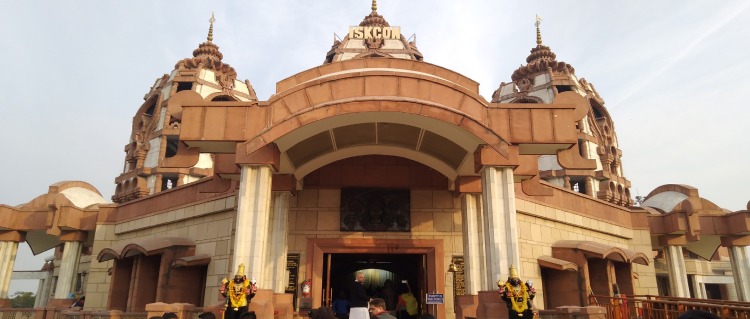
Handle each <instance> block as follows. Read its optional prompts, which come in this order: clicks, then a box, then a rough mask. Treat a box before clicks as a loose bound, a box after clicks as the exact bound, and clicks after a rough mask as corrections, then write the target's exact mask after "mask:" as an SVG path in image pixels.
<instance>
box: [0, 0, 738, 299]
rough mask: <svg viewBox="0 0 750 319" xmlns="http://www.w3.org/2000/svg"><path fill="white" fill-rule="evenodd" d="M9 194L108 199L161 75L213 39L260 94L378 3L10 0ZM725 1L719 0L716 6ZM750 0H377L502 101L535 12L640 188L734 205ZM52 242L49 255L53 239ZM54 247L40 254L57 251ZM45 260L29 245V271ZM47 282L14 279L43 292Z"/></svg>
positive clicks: (8, 197)
mask: <svg viewBox="0 0 750 319" xmlns="http://www.w3.org/2000/svg"><path fill="white" fill-rule="evenodd" d="M2 2H7V3H5V6H4V7H5V8H12V9H8V10H2V11H0V38H1V39H2V42H0V52H1V53H0V57H2V60H3V63H2V65H3V70H4V72H3V74H2V76H0V87H1V88H2V96H3V100H2V101H0V110H2V116H1V117H0V146H1V147H2V153H0V154H2V155H0V167H2V168H3V171H4V175H5V176H4V178H3V179H2V181H0V203H2V204H8V205H18V204H21V203H25V202H27V201H29V200H31V199H33V198H34V197H36V196H38V195H40V194H43V193H46V191H47V187H48V186H49V185H50V184H53V183H55V182H58V181H62V180H83V181H87V182H89V183H91V184H92V185H94V186H95V187H97V188H98V189H99V190H100V191H101V192H102V194H103V195H104V197H105V198H109V197H110V196H111V195H112V193H113V191H114V182H113V181H114V178H115V177H116V176H117V175H118V174H119V173H120V171H121V169H122V163H123V160H124V152H123V147H124V145H125V144H126V143H127V140H128V137H129V134H130V126H131V121H132V117H133V115H134V114H135V111H136V110H137V109H138V107H139V106H140V105H141V103H142V102H143V96H144V94H146V93H147V91H148V89H149V88H150V87H151V85H152V84H153V83H154V81H155V80H156V79H157V78H159V77H160V76H161V75H162V74H164V73H169V72H171V70H172V69H173V68H174V64H175V63H176V62H177V61H178V60H180V59H182V58H185V57H189V56H191V54H192V51H193V49H195V48H196V47H197V45H198V44H199V43H201V42H203V41H205V38H206V33H207V30H208V19H209V18H210V16H211V12H212V11H213V12H215V14H216V23H215V25H214V43H216V44H217V45H219V47H220V50H221V52H222V53H223V54H224V62H225V63H229V64H230V65H232V66H233V67H234V68H235V69H236V70H237V72H238V73H239V76H238V77H239V78H240V79H249V80H250V82H251V83H252V84H253V86H254V87H255V90H256V92H257V93H258V97H259V98H260V99H264V100H265V99H268V97H269V96H270V95H271V94H273V93H274V88H275V83H276V82H277V81H279V80H281V79H284V78H286V77H288V76H290V75H293V74H295V73H297V72H300V71H303V70H306V69H308V68H311V67H315V66H318V65H320V64H321V63H322V61H323V59H324V56H325V53H326V52H327V51H328V49H330V46H331V44H332V41H333V34H334V32H336V33H337V34H338V35H339V36H341V37H343V36H344V35H345V34H346V33H347V28H348V27H349V26H350V25H356V24H358V23H359V22H360V21H361V20H362V18H363V17H364V16H365V15H367V14H368V13H369V11H370V9H369V8H370V1H367V0H357V1H352V0H349V1H342V0H338V1H334V0H316V1H302V0H281V1H276V0H274V1H270V0H256V1H242V2H241V3H240V2H239V1H236V2H229V1H139V2H130V1H128V2H104V1H92V0H90V1H77V2H72V1H65V2H63V1H47V0H45V1H13V3H12V5H11V4H10V2H11V1H6V0H4V1H2ZM717 4H718V5H717ZM749 7H750V2H747V1H731V0H730V1H721V2H708V1H677V0H667V1H658V2H656V1H585V0H581V1H513V2H511V1H490V0H485V1H479V0H474V1H445V0H408V1H406V0H379V1H378V12H379V13H380V14H382V15H384V16H385V18H386V19H387V21H388V22H389V23H390V24H391V25H394V26H400V27H401V30H402V33H403V34H404V35H406V36H411V35H412V34H416V35H417V39H418V41H417V45H418V47H419V49H420V51H421V52H422V53H423V54H424V56H425V61H427V62H430V63H433V64H437V65H440V66H443V67H447V68H449V69H452V70H454V71H457V72H459V73H462V74H464V75H466V76H468V77H470V78H472V79H474V80H476V81H478V82H479V83H480V84H481V86H480V91H481V93H482V95H484V96H485V98H487V99H489V98H490V96H491V95H492V92H493V91H494V90H495V89H496V88H497V86H498V85H499V84H500V82H509V81H510V75H511V74H512V72H513V70H514V69H516V68H517V67H518V66H519V65H520V64H522V63H525V59H526V56H527V55H528V53H529V49H531V48H532V46H534V45H535V36H536V34H535V30H534V25H533V24H534V21H535V15H537V14H538V15H539V16H541V17H542V19H543V20H544V21H543V22H542V37H543V42H544V44H545V45H548V46H550V47H551V48H552V50H553V51H554V52H555V53H556V54H557V59H558V61H565V62H567V63H569V64H571V65H573V67H575V70H576V75H577V76H579V77H583V78H586V79H587V80H588V81H589V82H590V83H593V84H594V86H595V87H596V88H597V90H598V92H599V94H600V95H601V96H602V97H603V98H604V100H605V101H606V104H605V106H606V107H607V108H608V110H609V112H610V114H611V115H612V117H613V119H614V122H615V130H616V132H617V134H618V138H619V142H620V148H621V149H622V152H623V168H624V171H625V175H626V177H627V178H628V179H630V180H631V182H632V193H633V194H634V195H638V194H640V195H643V196H645V195H647V194H648V193H649V192H650V191H651V190H652V189H654V188H655V187H657V186H659V185H662V184H668V183H680V184H688V185H691V186H694V187H697V188H698V189H699V191H700V194H701V195H702V196H703V197H704V198H707V199H708V200H711V201H713V202H714V203H716V204H718V205H719V206H722V207H724V208H727V209H729V210H732V211H737V210H741V209H746V204H747V202H748V200H750V186H748V183H747V181H750V170H748V162H750V160H749V159H750V143H748V141H747V139H748V137H750V125H748V119H749V118H750V105H749V103H748V102H747V101H748V93H750V89H749V88H750V77H749V76H748V74H750V59H748V54H747V52H748V46H749V45H748V43H747V40H746V39H750V10H748V8H749ZM45 254H48V253H45ZM45 254H42V255H45ZM42 263H43V260H42V258H41V257H40V256H36V257H33V258H32V257H30V253H29V252H28V250H27V249H26V248H25V247H22V248H21V249H20V252H19V257H18V262H17V263H16V270H20V269H38V268H39V267H41V265H42ZM35 289H36V284H35V283H33V282H25V281H23V282H22V281H14V282H13V285H12V286H11V290H10V291H11V293H12V292H14V291H16V290H30V291H34V290H35Z"/></svg>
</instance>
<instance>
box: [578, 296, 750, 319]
mask: <svg viewBox="0 0 750 319" xmlns="http://www.w3.org/2000/svg"><path fill="white" fill-rule="evenodd" d="M589 304H590V305H592V306H600V307H604V308H606V309H607V318H609V319H677V317H679V316H680V315H681V314H682V313H684V312H685V311H688V310H703V311H706V312H710V313H712V314H714V315H716V316H717V317H719V318H720V319H750V303H749V302H740V301H727V300H714V299H694V298H676V297H665V296H633V297H611V296H597V295H590V296H589Z"/></svg>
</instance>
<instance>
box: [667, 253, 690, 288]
mask: <svg viewBox="0 0 750 319" xmlns="http://www.w3.org/2000/svg"><path fill="white" fill-rule="evenodd" d="M664 256H666V258H667V269H668V274H669V290H670V294H671V295H672V297H682V298H690V290H688V281H687V280H688V279H687V271H686V270H685V257H684V256H683V255H682V246H674V245H668V246H664Z"/></svg>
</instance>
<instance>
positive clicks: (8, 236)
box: [0, 230, 26, 243]
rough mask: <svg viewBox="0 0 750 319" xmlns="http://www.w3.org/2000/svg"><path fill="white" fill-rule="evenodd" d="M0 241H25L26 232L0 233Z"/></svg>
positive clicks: (8, 231)
mask: <svg viewBox="0 0 750 319" xmlns="http://www.w3.org/2000/svg"><path fill="white" fill-rule="evenodd" d="M0 241H12V242H16V243H19V242H22V241H26V232H23V231H19V230H3V231H0Z"/></svg>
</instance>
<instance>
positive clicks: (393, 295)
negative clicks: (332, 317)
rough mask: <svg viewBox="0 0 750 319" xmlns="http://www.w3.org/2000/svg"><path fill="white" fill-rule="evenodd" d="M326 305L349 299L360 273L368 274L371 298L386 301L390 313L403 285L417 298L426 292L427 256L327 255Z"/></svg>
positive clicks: (368, 287)
mask: <svg viewBox="0 0 750 319" xmlns="http://www.w3.org/2000/svg"><path fill="white" fill-rule="evenodd" d="M323 259H324V260H323V269H324V273H323V291H321V294H322V295H323V296H324V304H325V305H327V306H331V304H332V302H333V299H334V298H336V297H342V295H341V294H343V298H348V296H349V289H350V286H351V285H352V283H353V282H354V278H355V275H356V273H357V272H358V271H362V272H364V273H365V283H364V286H365V289H366V290H367V292H368V295H370V296H372V297H378V298H382V299H384V300H385V301H386V307H387V308H388V310H395V309H396V302H397V301H398V296H399V294H401V293H402V291H401V290H402V283H406V284H408V287H409V289H410V290H411V292H412V293H413V294H414V296H415V297H417V298H419V296H422V295H424V294H426V293H427V256H426V255H425V254H346V253H338V254H324V255H323Z"/></svg>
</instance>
